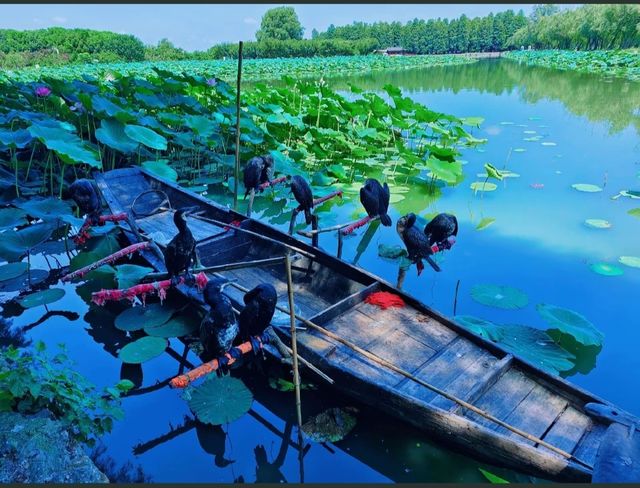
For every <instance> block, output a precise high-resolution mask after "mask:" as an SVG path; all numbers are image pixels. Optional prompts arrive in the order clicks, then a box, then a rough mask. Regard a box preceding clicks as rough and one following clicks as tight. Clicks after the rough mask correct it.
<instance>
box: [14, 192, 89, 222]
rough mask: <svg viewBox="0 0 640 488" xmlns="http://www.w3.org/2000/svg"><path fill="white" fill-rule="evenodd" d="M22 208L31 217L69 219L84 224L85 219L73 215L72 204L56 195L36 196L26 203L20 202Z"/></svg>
mask: <svg viewBox="0 0 640 488" xmlns="http://www.w3.org/2000/svg"><path fill="white" fill-rule="evenodd" d="M19 205H20V208H21V209H22V210H24V211H25V212H27V214H29V215H30V216H31V217H35V218H38V219H42V220H57V219H61V220H65V221H66V220H67V218H68V217H71V218H70V219H68V220H69V221H70V222H69V223H71V224H73V225H78V224H79V225H82V224H83V223H84V221H83V220H82V219H78V218H76V217H73V209H72V208H71V204H70V203H69V202H66V201H64V200H60V199H59V198H55V197H47V198H42V197H34V198H31V199H29V200H27V201H26V202H24V203H21V204H19Z"/></svg>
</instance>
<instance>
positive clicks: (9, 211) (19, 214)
mask: <svg viewBox="0 0 640 488" xmlns="http://www.w3.org/2000/svg"><path fill="white" fill-rule="evenodd" d="M26 216H27V214H26V212H25V211H24V210H22V209H19V208H3V209H0V229H13V228H14V227H17V226H19V225H23V224H26V223H27V220H26V219H25V217H26Z"/></svg>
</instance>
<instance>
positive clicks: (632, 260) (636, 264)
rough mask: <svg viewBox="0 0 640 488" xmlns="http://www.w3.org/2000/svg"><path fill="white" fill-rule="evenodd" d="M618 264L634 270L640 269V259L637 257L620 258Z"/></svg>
mask: <svg viewBox="0 0 640 488" xmlns="http://www.w3.org/2000/svg"><path fill="white" fill-rule="evenodd" d="M618 262H619V263H622V264H624V265H625V266H630V267H632V268H640V257H637V256H620V257H619V258H618Z"/></svg>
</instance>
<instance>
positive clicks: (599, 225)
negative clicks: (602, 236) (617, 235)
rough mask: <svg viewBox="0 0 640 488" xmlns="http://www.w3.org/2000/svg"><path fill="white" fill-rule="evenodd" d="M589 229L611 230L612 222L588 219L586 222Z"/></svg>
mask: <svg viewBox="0 0 640 488" xmlns="http://www.w3.org/2000/svg"><path fill="white" fill-rule="evenodd" d="M584 223H585V224H587V225H588V226H589V227H594V228H596V229H610V228H611V222H609V221H607V220H603V219H587V220H585V221H584Z"/></svg>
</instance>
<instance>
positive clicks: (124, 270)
mask: <svg viewBox="0 0 640 488" xmlns="http://www.w3.org/2000/svg"><path fill="white" fill-rule="evenodd" d="M152 271H153V269H151V268H148V267H146V266H138V265H136V264H120V265H118V266H116V280H117V282H118V288H120V289H121V290H122V289H125V288H131V287H132V286H134V285H137V284H138V283H140V280H142V278H144V277H145V276H147V275H148V274H149V273H151V272H152Z"/></svg>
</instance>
